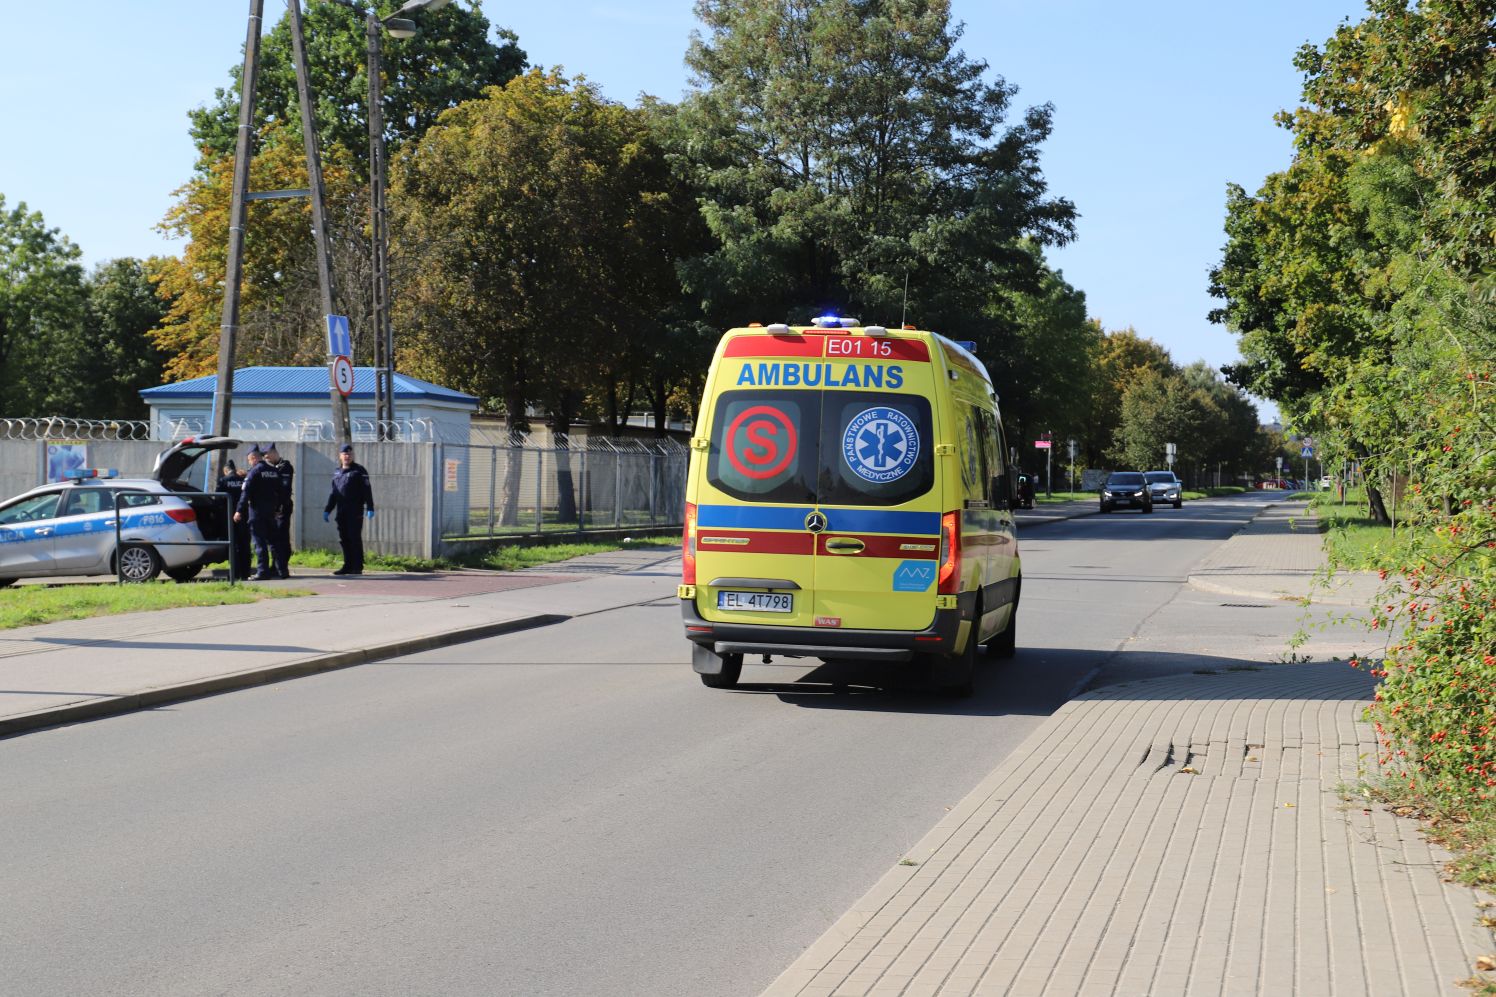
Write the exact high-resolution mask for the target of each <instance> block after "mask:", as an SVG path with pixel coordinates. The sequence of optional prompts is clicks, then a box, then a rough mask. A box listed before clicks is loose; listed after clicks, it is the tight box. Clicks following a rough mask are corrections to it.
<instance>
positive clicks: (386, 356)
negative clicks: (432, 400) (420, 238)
mask: <svg viewBox="0 0 1496 997" xmlns="http://www.w3.org/2000/svg"><path fill="white" fill-rule="evenodd" d="M380 34H381V25H380V23H379V18H378V16H377V15H375V13H374V12H373V11H372V10H371V11H368V12H366V13H365V14H364V38H365V41H366V42H367V43H368V44H367V46H366V47H367V49H368V64H369V215H370V219H369V227H370V229H371V232H372V235H373V242H374V245H373V254H372V256H373V264H374V265H373V266H372V267H371V268H370V269H371V270H372V280H373V287H372V288H371V290H372V291H373V305H374V307H373V312H374V316H373V317H374V420H375V424H376V427H377V430H378V433H377V435H378V438H379V439H381V440H387V439H389V438H390V436H391V433H392V430H393V428H394V427H393V423H394V421H395V343H394V331H393V329H392V328H391V326H390V278H389V265H390V262H389V252H390V238H389V230H388V228H386V225H387V224H388V222H387V217H386V214H385V201H384V186H385V162H384V152H385V151H384V107H383V95H382V94H381V92H380V79H379V72H380V62H381V56H382V53H381V51H380V38H379V36H380Z"/></svg>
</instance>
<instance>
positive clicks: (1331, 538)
mask: <svg viewBox="0 0 1496 997" xmlns="http://www.w3.org/2000/svg"><path fill="white" fill-rule="evenodd" d="M1307 497H1308V498H1309V503H1310V505H1311V506H1312V508H1313V509H1314V513H1315V515H1316V516H1318V517H1319V519H1320V521H1321V522H1323V523H1325V524H1326V525H1327V526H1328V528H1329V529H1328V532H1326V534H1325V557H1327V558H1328V559H1329V561H1330V563H1331V564H1332V565H1334V566H1335V567H1336V568H1340V569H1344V570H1349V571H1379V570H1382V569H1390V568H1393V567H1395V566H1396V565H1398V564H1402V563H1405V562H1406V560H1407V556H1408V552H1409V547H1410V545H1411V544H1412V541H1413V531H1412V530H1411V529H1409V528H1408V527H1407V526H1406V525H1403V526H1399V527H1398V528H1397V529H1392V528H1391V527H1389V526H1386V525H1384V524H1381V523H1378V522H1376V521H1375V520H1373V519H1372V518H1371V514H1370V512H1368V510H1367V507H1366V495H1365V493H1364V492H1363V491H1362V490H1361V489H1359V488H1353V489H1351V490H1350V491H1348V492H1346V494H1345V498H1344V499H1341V498H1340V497H1339V496H1338V495H1336V494H1335V493H1334V492H1314V493H1312V494H1309V495H1307Z"/></svg>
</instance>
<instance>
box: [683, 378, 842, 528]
mask: <svg viewBox="0 0 1496 997" xmlns="http://www.w3.org/2000/svg"><path fill="white" fill-rule="evenodd" d="M820 418H821V396H820V392H818V391H758V390H755V391H724V392H723V393H722V394H721V395H720V396H718V398H717V410H716V412H715V413H714V414H713V416H712V437H711V450H710V451H709V454H708V457H707V480H708V481H710V482H711V483H712V485H713V486H715V487H717V488H719V489H721V490H722V491H724V492H726V493H727V494H729V495H731V496H733V497H735V498H740V499H744V500H746V501H749V502H814V501H815V461H816V428H817V426H819V424H820Z"/></svg>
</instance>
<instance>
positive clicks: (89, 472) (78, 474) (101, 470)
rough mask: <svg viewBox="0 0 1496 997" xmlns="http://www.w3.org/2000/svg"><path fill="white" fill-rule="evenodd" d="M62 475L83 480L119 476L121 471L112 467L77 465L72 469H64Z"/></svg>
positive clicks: (74, 479) (69, 478)
mask: <svg viewBox="0 0 1496 997" xmlns="http://www.w3.org/2000/svg"><path fill="white" fill-rule="evenodd" d="M62 476H63V477H64V478H67V479H68V480H69V481H81V480H83V479H85V478H117V477H119V471H117V470H115V469H114V468H112V467H75V468H73V469H72V470H71V471H63V472H62Z"/></svg>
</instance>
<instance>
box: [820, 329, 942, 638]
mask: <svg viewBox="0 0 1496 997" xmlns="http://www.w3.org/2000/svg"><path fill="white" fill-rule="evenodd" d="M826 355H827V356H828V357H831V358H842V357H846V358H847V359H845V360H840V359H838V362H833V363H832V364H831V365H830V367H829V368H828V370H827V374H826V377H825V378H824V379H823V385H822V403H821V433H820V442H819V448H818V449H819V451H820V462H819V463H820V467H819V469H818V474H817V482H816V492H817V507H818V509H819V510H820V512H821V513H822V515H823V516H824V517H825V521H826V528H825V530H824V531H823V532H822V533H821V535H820V536H819V537H818V538H817V543H816V561H815V572H816V574H815V592H816V604H815V614H814V615H815V617H816V621H817V623H818V625H820V626H823V627H840V628H845V629H856V630H923V629H925V628H926V627H928V626H929V625H930V623H931V621H932V620H933V619H934V617H935V595H936V580H937V575H938V572H939V551H940V520H941V513H942V512H943V511H944V510H943V508H942V505H941V489H940V482H939V476H938V474H937V470H938V467H937V463H936V456H935V454H936V440H937V429H938V425H937V420H938V418H939V406H938V405H937V404H935V396H934V391H935V390H936V384H935V381H934V368H933V367H932V365H931V363H930V362H929V354H928V351H927V347H926V344H925V343H924V342H923V341H921V340H918V339H896V338H889V339H880V338H871V337H853V338H851V340H850V341H849V342H845V343H839V342H837V340H836V337H835V336H828V337H827V344H826Z"/></svg>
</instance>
